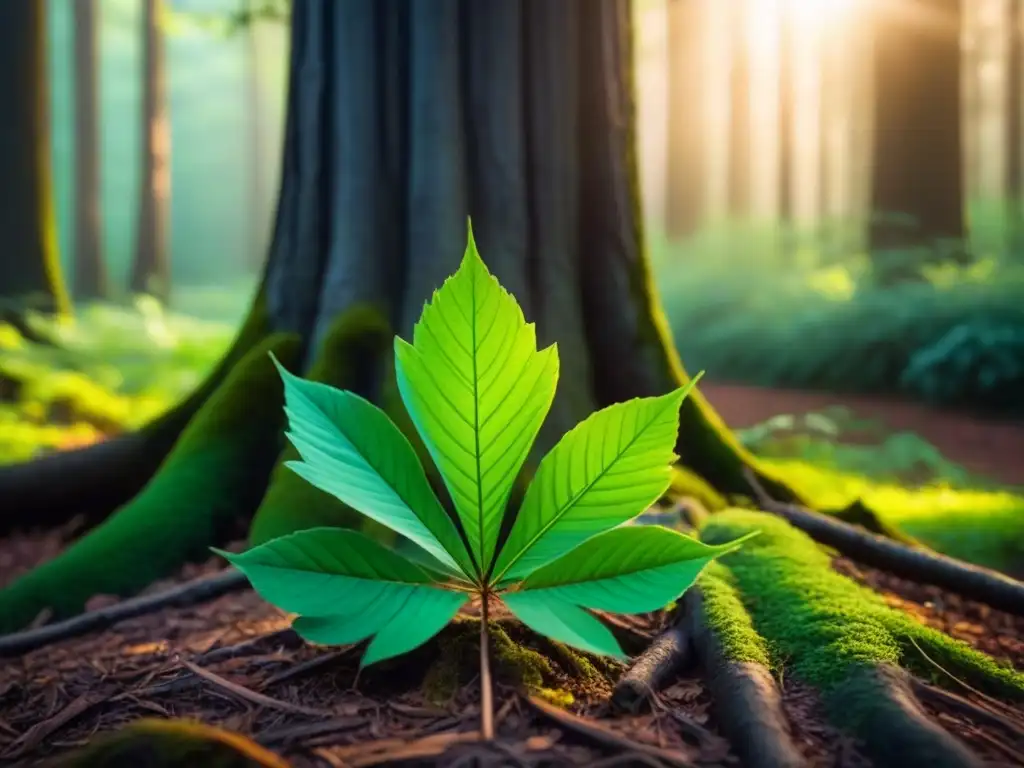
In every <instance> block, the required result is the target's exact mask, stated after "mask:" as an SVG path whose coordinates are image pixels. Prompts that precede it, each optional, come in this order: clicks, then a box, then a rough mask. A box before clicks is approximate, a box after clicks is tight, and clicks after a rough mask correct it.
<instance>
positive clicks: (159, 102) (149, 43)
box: [130, 0, 171, 301]
mask: <svg viewBox="0 0 1024 768" xmlns="http://www.w3.org/2000/svg"><path fill="white" fill-rule="evenodd" d="M161 1H162V0H144V2H143V4H142V142H141V152H142V163H141V167H142V175H141V179H140V182H139V213H138V221H137V224H136V233H135V261H134V263H133V265H132V274H131V282H130V286H131V289H132V290H133V291H136V292H138V293H148V294H150V295H152V296H156V297H157V298H158V299H161V300H162V301H167V299H168V298H169V297H170V290H171V272H170V262H169V260H168V259H169V257H168V249H167V238H168V210H167V208H168V205H169V198H170V192H171V167H170V151H171V126H170V122H169V121H168V119H167V96H166V83H165V78H166V75H165V73H164V40H163V32H162V31H161V29H160V13H161V10H160V9H161Z"/></svg>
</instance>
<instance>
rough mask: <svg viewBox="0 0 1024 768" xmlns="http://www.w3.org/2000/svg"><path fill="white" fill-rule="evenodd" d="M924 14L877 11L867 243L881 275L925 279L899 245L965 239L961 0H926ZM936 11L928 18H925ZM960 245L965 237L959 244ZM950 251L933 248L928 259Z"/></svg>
mask: <svg viewBox="0 0 1024 768" xmlns="http://www.w3.org/2000/svg"><path fill="white" fill-rule="evenodd" d="M918 6H919V9H918V12H917V13H916V14H912V13H909V12H907V13H904V12H902V11H901V10H900V8H899V7H894V6H890V5H884V4H883V5H881V6H880V8H879V10H878V11H877V12H876V16H875V19H874V22H875V41H874V42H875V55H874V62H873V63H874V94H875V99H876V101H875V110H874V152H873V155H874V157H873V163H872V174H873V176H872V186H871V210H872V214H873V220H872V225H871V230H870V238H869V247H870V249H871V252H872V254H873V256H874V257H875V267H876V275H877V277H878V279H880V280H881V282H883V283H888V282H899V281H901V280H913V279H919V277H918V274H919V273H918V269H917V265H916V264H910V263H903V262H902V260H901V259H900V258H899V256H898V255H897V254H896V252H897V251H899V250H900V249H908V248H914V247H931V246H934V245H936V244H938V243H944V244H945V245H947V246H948V250H947V251H946V253H945V255H946V256H947V257H948V256H951V257H953V258H956V259H957V260H959V261H966V260H967V258H968V257H967V253H966V249H965V248H964V247H963V239H964V235H965V231H964V189H963V187H964V185H963V169H962V165H963V146H962V117H961V97H960V88H961V78H960V72H961V61H960V58H961V55H960V31H961V20H962V15H961V0H920V2H919V3H918ZM926 10H927V11H928V12H929V14H930V16H929V22H928V23H927V24H924V23H921V21H920V18H919V17H920V16H921V14H923V13H924V12H925V11H926ZM956 243H959V245H957V244H956ZM942 256H943V254H942V253H940V252H939V251H938V250H937V249H933V251H932V255H931V256H929V257H928V259H930V260H939V259H940V258H942Z"/></svg>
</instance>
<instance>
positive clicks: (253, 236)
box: [242, 0, 270, 269]
mask: <svg viewBox="0 0 1024 768" xmlns="http://www.w3.org/2000/svg"><path fill="white" fill-rule="evenodd" d="M255 6H256V2H255V0H245V9H246V11H247V16H248V19H249V22H248V24H247V26H246V28H245V29H244V30H243V31H242V34H243V35H244V37H245V41H244V45H245V105H246V106H245V109H246V125H247V127H248V129H249V130H248V135H247V140H248V151H247V152H246V158H247V164H248V167H249V168H248V170H249V183H248V186H249V188H248V190H247V192H248V203H247V205H248V209H249V215H248V216H246V217H245V218H246V221H247V222H248V227H247V228H246V233H245V266H247V267H249V268H252V269H259V268H260V267H262V266H263V261H264V259H265V258H266V248H267V236H268V234H269V231H270V225H269V223H268V222H267V221H266V219H265V207H264V206H265V203H266V200H267V174H266V171H265V169H264V167H263V158H264V154H265V153H264V151H263V145H264V141H265V137H264V130H263V127H264V126H263V119H264V114H263V109H264V108H263V94H262V92H261V89H262V87H263V82H262V78H261V77H260V57H259V25H260V24H261V21H260V19H259V18H258V17H257V15H256V13H255V11H256V7H255Z"/></svg>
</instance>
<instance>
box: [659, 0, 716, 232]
mask: <svg viewBox="0 0 1024 768" xmlns="http://www.w3.org/2000/svg"><path fill="white" fill-rule="evenodd" d="M704 6H705V2H704V0H669V2H668V152H667V158H668V171H667V173H666V175H665V183H666V189H665V229H666V232H667V234H668V236H669V238H670V239H673V240H676V239H679V238H683V237H686V236H687V235H691V234H693V233H694V231H696V229H697V228H698V227H699V226H700V225H701V222H702V220H703V216H704V207H705V200H704V181H705V178H706V173H705V169H704V163H705V157H706V155H707V142H706V140H705V139H706V137H705V128H704V124H705V121H704V113H703V110H702V109H701V105H702V104H703V103H704V99H703V97H702V93H703V89H704V83H705V81H706V80H707V73H706V72H704V67H703V64H704V46H705V43H704V41H705V40H706V39H707V28H706V25H705V24H704V21H705V15H704V11H705V8H704Z"/></svg>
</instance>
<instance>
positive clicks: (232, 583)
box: [0, 569, 262, 657]
mask: <svg viewBox="0 0 1024 768" xmlns="http://www.w3.org/2000/svg"><path fill="white" fill-rule="evenodd" d="M248 584H249V582H248V581H247V580H246V578H245V576H244V575H243V574H242V573H241V572H240V571H236V570H234V569H230V570H226V571H224V572H223V573H218V574H216V575H215V576H206V577H204V578H201V579H196V580H194V581H190V582H187V583H185V584H179V585H177V586H174V587H172V588H171V589H168V590H165V591H163V592H158V593H156V594H154V595H145V596H142V597H136V598H132V599H130V600H123V601H121V602H119V603H115V604H114V605H111V606H108V607H106V608H100V609H99V610H96V611H89V612H88V613H83V614H81V615H80V616H75V617H74V618H71V619H66V620H64V621H59V622H56V623H54V624H44V625H43V626H41V627H36V628H34V629H27V630H25V631H23V632H15V633H14V634H10V635H4V636H0V657H7V656H19V655H21V654H23V653H28V652H29V651H34V650H36V649H38V648H43V647H44V646H47V645H50V644H51V643H59V642H61V641H62V640H67V639H69V638H72V637H79V636H81V635H85V634H88V633H89V632H97V631H99V630H103V629H107V628H108V627H112V626H113V625H115V624H117V623H118V622H121V621H127V620H128V619H134V618H136V617H137V616H144V615H146V614H147V613H155V612H156V611H160V610H162V609H164V608H169V607H176V608H181V607H184V606H188V605H195V604H197V603H202V602H205V601H206V600H212V599H214V598H215V597H220V596H221V595H224V594H227V593H228V592H234V591H236V590H239V589H245V588H246V587H247V586H248ZM260 639H261V640H262V638H260Z"/></svg>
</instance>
